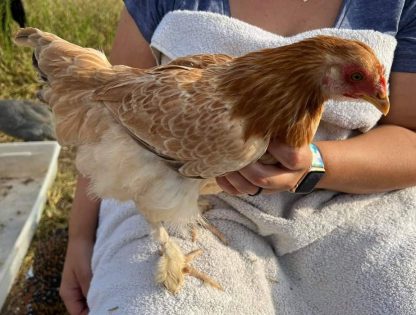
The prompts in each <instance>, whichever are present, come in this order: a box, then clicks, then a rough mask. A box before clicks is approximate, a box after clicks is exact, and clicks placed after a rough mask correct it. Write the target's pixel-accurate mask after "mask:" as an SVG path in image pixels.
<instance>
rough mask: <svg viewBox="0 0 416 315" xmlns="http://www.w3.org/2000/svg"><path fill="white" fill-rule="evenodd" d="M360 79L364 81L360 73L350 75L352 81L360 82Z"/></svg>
mask: <svg viewBox="0 0 416 315" xmlns="http://www.w3.org/2000/svg"><path fill="white" fill-rule="evenodd" d="M362 79H364V76H363V74H362V73H361V72H355V73H353V74H351V80H353V81H361V80H362Z"/></svg>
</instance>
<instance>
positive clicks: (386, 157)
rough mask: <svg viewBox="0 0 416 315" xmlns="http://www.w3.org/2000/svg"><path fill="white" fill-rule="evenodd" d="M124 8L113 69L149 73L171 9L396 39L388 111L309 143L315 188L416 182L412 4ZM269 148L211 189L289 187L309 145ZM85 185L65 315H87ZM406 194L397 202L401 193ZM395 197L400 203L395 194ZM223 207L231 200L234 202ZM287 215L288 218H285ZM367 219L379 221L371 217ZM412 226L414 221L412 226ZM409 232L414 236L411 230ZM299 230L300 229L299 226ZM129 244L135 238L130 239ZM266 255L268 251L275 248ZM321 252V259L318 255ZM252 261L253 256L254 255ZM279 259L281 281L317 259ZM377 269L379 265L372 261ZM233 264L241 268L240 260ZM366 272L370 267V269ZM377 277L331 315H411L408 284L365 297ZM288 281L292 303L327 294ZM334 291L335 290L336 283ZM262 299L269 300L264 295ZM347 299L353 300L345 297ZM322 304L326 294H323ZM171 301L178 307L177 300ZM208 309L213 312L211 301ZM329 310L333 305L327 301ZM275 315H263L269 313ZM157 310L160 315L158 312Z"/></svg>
mask: <svg viewBox="0 0 416 315" xmlns="http://www.w3.org/2000/svg"><path fill="white" fill-rule="evenodd" d="M125 4H126V7H125V8H124V9H123V11H122V13H121V18H120V21H119V25H118V28H117V32H116V37H115V40H114V45H113V49H112V52H111V55H110V61H111V63H112V64H124V65H129V66H132V67H138V68H148V67H152V66H155V65H156V61H155V58H154V56H153V54H152V51H151V49H150V48H149V43H150V41H151V37H152V34H153V32H154V30H155V29H156V27H157V26H158V24H159V23H160V21H161V20H162V18H163V17H164V16H165V15H166V14H167V13H168V12H170V11H173V10H176V9H186V10H195V11H198V10H200V11H211V12H214V13H220V14H224V15H229V16H231V17H233V18H236V19H238V20H241V21H244V22H247V23H249V24H251V25H254V26H257V27H260V28H262V29H264V30H266V31H269V32H271V33H274V34H279V35H282V36H292V35H295V34H299V33H302V32H305V31H309V30H314V29H322V28H333V27H335V26H336V25H337V26H336V27H338V28H350V29H374V30H376V31H379V32H382V33H386V34H390V35H393V36H395V38H396V39H397V42H398V44H397V49H396V51H395V55H394V62H393V66H392V73H391V75H390V80H389V84H390V102H391V104H392V105H391V110H390V113H389V114H388V115H387V116H386V117H383V118H382V119H381V120H380V121H379V122H378V125H377V126H376V127H375V128H372V129H371V130H369V131H368V132H365V133H357V134H354V136H352V137H349V138H348V139H345V140H343V141H337V140H321V141H317V142H315V143H316V145H317V146H318V147H319V150H320V151H321V154H322V156H323V158H324V161H325V168H326V174H325V176H324V177H323V178H322V179H321V180H320V181H319V182H318V184H317V186H316V188H317V189H323V190H326V191H335V192H340V193H342V194H343V195H347V196H354V195H368V194H372V196H374V194H375V196H377V199H380V200H383V198H385V197H384V196H386V194H384V193H385V192H392V191H396V190H400V189H405V188H407V187H412V186H415V185H416V163H415V161H414V157H415V156H416V133H415V130H416V92H415V89H414V86H415V85H416V55H415V53H414V52H415V51H416V1H414V0H398V1H389V2H383V3H380V2H378V1H361V0H344V1H342V0H335V1H323V0H309V1H303V0H264V1H249V0H238V1H237V0H205V1H204V0H185V1H163V0H158V1H155V0H127V1H125ZM269 152H270V153H271V154H272V155H273V156H274V157H275V158H276V159H277V160H278V161H279V162H280V164H279V165H280V166H279V165H274V166H270V165H267V166H265V165H262V164H261V163H254V164H252V165H250V166H248V167H245V168H244V169H243V170H240V171H239V172H234V173H231V174H228V175H227V176H224V177H221V178H217V182H218V184H219V185H220V186H221V187H222V188H223V190H224V191H225V192H226V193H228V194H229V195H233V196H243V195H244V196H246V195H247V194H250V195H253V194H256V193H257V192H258V191H259V187H260V188H262V194H261V195H260V196H262V197H263V198H267V196H268V194H280V193H281V192H286V191H287V190H289V189H290V188H292V187H294V186H295V185H296V183H297V182H298V181H299V180H300V179H301V177H302V176H303V175H304V174H305V172H307V170H308V169H309V167H310V163H311V151H310V149H309V147H308V146H306V145H305V146H303V147H300V148H292V147H288V146H286V145H283V144H281V143H279V142H277V141H274V142H272V143H271V144H270V146H269ZM87 186H88V179H86V178H84V177H82V176H81V175H80V176H79V179H78V183H77V188H76V193H75V198H74V203H73V207H72V211H71V217H70V221H69V240H68V248H67V255H66V259H65V265H64V271H63V276H62V283H61V288H60V294H61V297H62V299H63V301H64V303H65V305H66V307H67V309H68V311H69V313H70V314H87V313H88V311H89V308H88V305H87V301H86V297H87V294H88V291H89V286H90V282H91V278H92V277H93V274H92V270H91V259H92V256H93V251H94V244H95V241H96V229H97V226H98V215H99V211H100V210H99V209H100V203H101V201H100V200H95V199H92V198H90V197H89V196H88V195H87V193H86V191H87ZM412 193H413V194H415V191H414V190H409V191H408V192H406V194H407V195H409V194H412ZM406 194H405V195H404V196H407V195H406ZM234 198H238V197H234ZM402 198H404V197H403V196H402ZM346 200H347V201H345V202H346V203H347V205H348V199H346ZM363 200H367V199H363ZM354 202H355V201H354ZM380 202H382V201H380ZM229 203H230V204H231V202H229ZM237 204H238V203H237ZM351 205H352V207H353V206H355V203H353V202H352V201H351ZM406 213H407V215H408V216H409V217H408V218H406V220H410V219H409V218H411V220H414V218H415V216H416V205H414V207H413V209H410V210H409V211H408V212H406ZM378 215H380V216H386V217H387V216H388V215H389V213H388V211H382V213H378V214H377V216H378ZM286 216H287V217H290V215H286ZM367 219H368V220H370V219H371V220H373V219H374V220H375V221H376V220H377V218H375V217H374V218H367ZM389 220H390V219H389ZM395 220H400V216H399V217H397V218H396V217H395ZM403 220H404V219H403ZM383 222H384V221H383ZM411 222H413V223H414V222H415V221H411ZM229 224H231V223H229ZM387 224H388V223H387ZM398 226H400V225H398ZM336 228H338V230H336V233H340V234H339V235H340V236H339V237H341V238H342V237H343V238H348V235H349V234H348V233H350V234H353V233H358V232H357V231H355V230H347V228H346V227H343V226H342V225H341V224H340V226H339V227H336ZM343 229H344V230H343ZM363 229H364V228H363ZM342 231H346V232H345V235H343V234H342ZM389 231H390V232H391V233H393V234H394V233H399V232H400V231H399V228H397V229H393V230H389ZM411 231H412V232H416V230H411ZM299 233H302V230H300V231H299ZM332 233H334V232H332ZM360 233H364V234H365V235H366V236H365V237H367V238H368V239H376V238H378V237H382V236H381V235H383V237H387V236H385V235H384V234H383V233H382V231H380V230H374V231H372V230H367V231H364V232H363V231H360ZM377 233H378V234H377ZM242 235H246V234H242ZM227 236H228V237H230V236H229V235H227ZM250 237H251V238H253V239H254V238H255V239H256V241H255V244H259V245H258V246H269V245H261V244H260V243H261V242H262V241H261V240H257V238H260V239H261V238H262V237H261V236H259V235H255V236H250ZM414 237H415V233H410V234H408V235H407V240H409V239H410V240H411V239H413V240H414ZM264 239H267V238H266V237H265V238H264ZM386 239H388V238H386ZM135 241H137V240H134V241H133V242H135ZM253 242H254V241H253ZM264 242H266V243H269V240H268V239H267V240H265V241H264ZM316 242H319V241H315V243H316ZM315 243H314V246H315V245H316V244H315ZM402 244H403V246H408V244H409V243H408V241H406V238H403V243H402ZM256 246H257V245H256ZM309 246H310V245H309ZM316 246H318V245H316ZM377 246H379V247H380V246H384V247H388V246H392V245H391V244H389V243H388V241H386V242H384V243H383V242H381V243H377ZM231 247H232V246H231ZM137 248H138V249H137V250H139V248H140V247H139V246H137ZM253 248H254V247H253ZM229 250H230V251H237V252H238V251H239V250H240V251H241V248H238V247H236V248H231V249H229ZM335 250H338V249H334V251H335ZM354 250H355V251H356V253H357V255H356V257H355V258H354V257H348V259H349V260H352V262H351V265H352V266H355V265H356V266H359V268H361V269H362V268H364V267H363V266H362V265H360V253H362V249H360V244H356V249H355V248H354ZM366 250H367V249H366ZM253 252H254V256H256V255H258V253H257V252H256V250H255V249H253ZM230 253H231V252H230ZM268 253H273V250H271V251H269V252H268ZM231 254H233V253H231ZM231 254H230V255H231ZM396 254H397V255H399V254H398V253H396ZM299 255H301V254H299ZM320 255H322V257H321V258H322V262H324V263H325V262H327V261H328V260H329V258H328V257H330V256H329V255H330V253H329V252H321V253H320ZM326 255H328V257H325V256H326ZM354 256H355V255H354ZM233 257H235V258H234V259H235V260H238V259H240V258H239V256H238V255H237V256H233ZM253 259H256V257H255V258H253ZM276 260H277V261H278V262H277V263H276V262H274V263H275V264H277V265H278V269H279V268H280V271H277V273H281V275H280V276H279V277H283V278H285V277H291V276H290V275H293V274H296V272H298V271H297V270H296V268H299V270H300V269H301V268H307V267H305V266H306V265H308V264H317V263H319V262H317V261H314V260H312V261H311V260H309V261H305V262H303V263H304V265H302V264H300V263H299V261H296V260H293V258H287V259H286V261H285V256H282V257H279V258H276ZM306 260H307V259H306ZM280 261H281V262H280ZM415 261H416V260H415ZM374 263H375V264H377V263H379V262H376V261H375V262H374ZM380 263H381V264H382V263H383V262H380ZM397 264H398V265H397V268H398V270H399V272H398V273H397V274H400V270H403V272H408V273H412V272H413V274H407V275H406V276H405V277H408V278H409V279H413V281H415V279H416V278H415V275H416V274H415V273H414V272H415V269H414V268H413V269H412V268H407V269H406V268H404V267H405V266H403V265H400V263H399V262H397ZM236 265H238V263H237V262H236ZM285 268H286V269H285ZM367 268H368V270H372V269H371V267H369V266H367ZM400 268H402V269H400ZM361 269H360V270H361ZM282 270H283V271H282ZM285 270H286V271H287V270H289V271H290V273H289V271H288V272H287V273H285ZM406 270H407V271H406ZM108 272H113V273H116V274H117V273H123V270H122V269H120V270H110V271H108ZM328 272H330V271H328ZM242 273H244V272H242ZM289 274H290V275H289ZM337 276H340V275H337ZM94 277H98V275H95V274H94ZM138 277H139V276H138ZM377 277H381V276H380V275H379V274H373V275H372V276H371V277H370V278H369V279H370V280H369V281H368V283H366V284H364V285H362V287H359V286H358V284H357V292H359V294H361V298H362V300H360V298H356V299H355V297H356V296H357V295H356V294H354V292H353V291H349V292H346V293H345V292H344V293H345V294H344V295H345V296H346V297H345V299H344V300H342V301H344V302H345V304H344V305H342V304H340V302H337V303H339V309H338V312H337V314H347V313H345V312H346V310H348V309H350V308H349V306H348V305H349V303H356V304H360V303H362V304H363V305H366V304H368V305H372V303H375V304H377V303H379V304H377V305H378V306H374V307H373V313H374V314H393V313H394V314H411V313H415V312H416V305H415V304H414V303H413V302H411V300H412V299H413V300H415V298H416V292H415V291H414V290H415V287H414V286H413V287H411V286H410V287H406V286H405V285H403V287H400V288H401V289H400V290H399V291H397V292H399V293H398V294H407V295H406V298H403V299H401V298H398V297H397V296H396V297H394V298H396V299H398V300H400V301H401V303H403V301H407V304H404V305H394V302H391V301H389V302H386V301H383V300H380V299H379V296H377V293H374V292H372V290H371V287H372V285H373V284H374V283H372V282H371V281H373V280H371V279H377ZM342 279H343V280H342V281H347V280H345V279H346V278H345V279H344V278H342ZM251 280H252V279H251ZM298 280H299V281H298ZM143 281H144V282H146V285H151V283H152V279H151V278H149V279H144V278H143ZM259 281H260V280H259ZM291 281H292V282H293V285H294V286H297V289H298V291H297V292H298V293H297V298H299V299H302V293H305V292H307V291H308V290H309V291H311V290H312V291H313V290H315V291H316V295H320V294H322V295H324V294H331V293H328V292H325V286H326V285H327V283H325V282H322V283H320V285H319V286H318V287H313V288H311V287H307V284H306V282H302V281H301V280H300V279H296V281H298V282H296V281H295V280H293V279H292V280H291ZM328 281H329V280H328ZM374 281H376V280H374ZM389 281H392V283H393V285H395V284H397V283H396V282H394V281H395V280H394V279H389V280H388V281H387V280H386V281H385V282H384V283H383V284H381V286H389ZM295 282H296V284H295ZM357 283H358V281H357ZM403 283H406V282H403ZM118 285H119V286H120V287H122V286H123V284H122V283H118ZM142 285H143V284H142ZM152 285H153V284H152ZM378 285H379V284H378V283H377V285H376V286H377V287H378ZM252 286H253V287H252V288H251V289H252V290H255V288H257V286H256V284H255V283H254V284H253V283H252ZM276 286H279V284H276ZM302 286H303V287H302ZM378 288H379V287H378ZM199 289H200V288H199V287H196V288H195V289H194V290H195V291H197V290H199ZM249 289H250V288H249ZM286 289H287V290H292V289H293V288H292V287H290V288H289V287H285V288H281V289H276V290H275V289H273V290H272V289H271V291H273V292H274V293H273V294H274V296H277V297H279V292H281V291H279V290H286ZM102 290H106V288H102ZM129 290H133V291H134V290H135V289H134V288H129ZM159 290H161V291H162V290H163V289H162V288H159ZM245 290H246V289H245ZM365 290H368V291H371V292H372V294H374V296H373V297H374V300H371V298H368V297H367V298H365ZM295 291H296V290H295ZM315 291H314V292H315ZM340 291H342V286H341V287H340ZM123 292H125V291H123ZM233 292H235V291H233ZM244 292H247V291H244ZM276 292H277V293H276ZM332 293H333V292H332ZM146 294H148V295H146V296H144V293H139V292H137V299H138V300H140V299H142V300H143V301H145V302H146V303H150V304H151V303H156V302H155V301H156V300H152V298H151V297H150V298H149V294H150V293H149V292H147V293H146ZM195 294H197V293H195ZM265 294H266V295H267V294H270V295H273V294H272V293H271V292H268V293H265ZM150 296H151V294H150ZM308 296H310V295H308ZM348 296H350V299H351V300H350V301H349V300H348V299H349V298H348ZM363 296H364V297H363ZM270 300H271V302H270V305H269V306H268V307H269V308H268V310H269V311H270V310H274V311H276V312H282V313H290V311H288V310H289V309H290V307H289V306H288V304H290V301H280V300H278V298H277V300H278V301H276V298H270ZM329 300H330V295H328V301H329ZM157 301H158V302H157V303H161V302H160V301H161V300H159V299H157ZM169 301H170V302H169V303H174V302H172V301H171V300H169ZM219 301H220V302H219ZM340 301H341V300H340ZM177 303H179V302H178V301H177ZM216 303H221V299H218V300H216ZM389 303H390V304H389ZM202 304H203V303H201V305H199V306H195V308H194V310H196V311H195V312H196V313H198V312H201V313H209V312H208V311H207V309H206V308H205V306H204V305H202ZM207 304H209V305H210V307H212V303H207ZM305 304H307V305H308V306H309V307H310V309H309V311H310V313H316V314H327V312H328V311H325V310H324V311H322V310H323V309H325V306H319V307H318V306H317V304H316V303H315V304H314V301H313V300H308V301H305ZM328 304H331V303H330V302H328ZM380 305H381V306H380ZM207 307H208V306H207ZM357 307H358V306H357ZM258 309H259V313H261V312H260V309H262V308H261V307H260V306H259V308H258ZM176 310H177V309H176ZM234 310H235V309H234ZM242 310H243V311H242V312H241V313H244V308H243V309H242ZM319 310H321V311H319ZM91 312H92V313H94V310H92V309H91ZM135 312H137V314H140V313H145V312H140V311H138V310H137V309H136V311H135ZM172 312H173V311H172ZM177 312H179V311H177ZM189 312H190V311H189ZM265 312H266V311H265ZM265 312H263V313H265ZM272 312H273V311H270V313H272ZM154 313H155V314H157V312H156V311H155V312H154ZM231 313H232V312H231ZM308 313H309V312H308ZM299 314H300V313H299Z"/></svg>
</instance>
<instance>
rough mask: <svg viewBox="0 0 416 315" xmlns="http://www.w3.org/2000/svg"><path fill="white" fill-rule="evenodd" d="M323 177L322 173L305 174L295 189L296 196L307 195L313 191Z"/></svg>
mask: <svg viewBox="0 0 416 315" xmlns="http://www.w3.org/2000/svg"><path fill="white" fill-rule="evenodd" d="M324 175H325V172H324V171H311V172H309V173H308V174H306V176H305V178H304V179H303V180H302V182H301V183H300V184H299V186H298V187H297V188H296V191H295V192H296V193H298V194H308V193H310V192H312V191H313V189H314V188H315V186H316V184H318V182H319V180H320V179H321V178H322V177H323V176H324Z"/></svg>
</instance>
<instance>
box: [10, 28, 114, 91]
mask: <svg viewBox="0 0 416 315" xmlns="http://www.w3.org/2000/svg"><path fill="white" fill-rule="evenodd" d="M14 41H15V43H16V44H17V45H20V46H26V47H32V48H34V58H33V63H34V65H35V67H36V68H37V69H38V70H39V72H40V74H41V77H42V78H43V79H45V80H46V81H48V82H51V81H54V80H65V81H66V84H68V83H74V82H76V81H87V80H82V79H83V78H84V79H85V78H88V82H89V83H91V82H93V81H94V80H90V79H91V72H95V71H97V70H99V69H105V68H109V67H111V64H110V63H109V62H108V60H107V58H106V57H105V55H104V54H103V53H102V52H100V51H98V50H95V49H91V48H83V47H80V46H78V45H75V44H72V43H69V42H67V41H66V40H63V39H62V38H60V37H58V36H56V35H54V34H51V33H47V32H43V31H41V30H38V29H37V28H33V27H27V28H23V29H20V30H19V31H17V33H16V34H15V37H14ZM68 80H70V81H71V80H72V81H73V82H68ZM83 83H84V84H85V82H83Z"/></svg>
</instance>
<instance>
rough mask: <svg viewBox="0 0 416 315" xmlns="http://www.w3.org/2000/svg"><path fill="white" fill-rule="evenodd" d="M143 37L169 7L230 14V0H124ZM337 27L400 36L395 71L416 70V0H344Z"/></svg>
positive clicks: (148, 37) (152, 30) (394, 65)
mask: <svg viewBox="0 0 416 315" xmlns="http://www.w3.org/2000/svg"><path fill="white" fill-rule="evenodd" d="M124 2H125V5H126V8H127V10H128V11H129V13H130V15H131V16H132V17H133V19H134V21H135V23H136V25H137V27H138V28H139V30H140V32H141V33H142V35H143V37H144V38H145V39H146V40H147V41H148V42H149V43H150V41H151V38H152V35H153V32H154V31H155V29H156V27H157V26H158V24H159V22H160V21H161V20H162V18H163V17H164V16H165V14H167V13H168V12H170V11H174V10H191V11H192V10H193V11H209V12H213V13H219V14H223V15H226V16H230V5H229V0H125V1H124ZM333 27H334V28H346V29H357V30H358V29H370V30H375V31H379V32H382V33H387V34H390V35H392V36H395V37H396V39H397V42H398V44H397V48H396V51H395V57H394V62H393V67H392V71H397V72H416V0H395V1H375V0H370V1H369V0H344V1H343V4H342V6H341V9H340V11H339V13H338V17H337V19H336V22H335V25H334V26H333Z"/></svg>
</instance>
